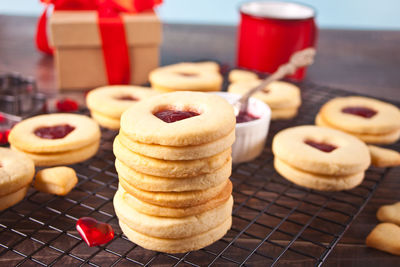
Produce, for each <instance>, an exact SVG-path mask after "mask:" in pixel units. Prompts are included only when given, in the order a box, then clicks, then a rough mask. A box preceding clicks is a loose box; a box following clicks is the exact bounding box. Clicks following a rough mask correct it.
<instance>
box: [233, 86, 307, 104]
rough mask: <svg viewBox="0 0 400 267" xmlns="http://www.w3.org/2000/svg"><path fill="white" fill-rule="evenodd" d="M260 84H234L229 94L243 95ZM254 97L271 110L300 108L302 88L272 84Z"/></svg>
mask: <svg viewBox="0 0 400 267" xmlns="http://www.w3.org/2000/svg"><path fill="white" fill-rule="evenodd" d="M260 83H261V80H255V81H243V82H237V83H233V84H231V85H229V87H228V92H230V93H236V94H240V95H243V94H245V93H246V92H248V91H249V90H250V89H252V88H254V87H256V86H258V85H260ZM253 97H255V98H258V99H260V100H261V101H263V102H265V103H267V104H268V106H269V107H270V108H271V109H276V108H279V109H288V108H298V107H299V106H300V105H301V97H300V88H298V87H297V86H295V85H294V84H291V83H288V82H282V81H275V82H272V83H270V84H269V85H268V86H267V87H266V88H265V89H264V90H263V91H260V92H258V93H255V94H254V95H253Z"/></svg>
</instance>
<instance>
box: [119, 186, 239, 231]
mask: <svg viewBox="0 0 400 267" xmlns="http://www.w3.org/2000/svg"><path fill="white" fill-rule="evenodd" d="M232 206H233V198H232V197H230V198H229V200H228V201H225V203H223V204H222V205H220V206H217V207H216V208H214V209H211V210H208V211H205V212H203V213H200V214H197V215H195V216H186V217H181V218H167V217H157V216H150V215H147V214H144V213H141V212H140V211H137V210H135V209H134V208H132V207H131V206H130V205H127V203H126V201H125V199H124V198H123V195H122V193H121V191H117V193H116V194H115V196H114V209H115V213H116V214H117V216H118V219H119V220H120V221H123V222H124V223H126V224H127V225H129V227H131V228H133V229H135V231H137V232H139V233H142V234H144V235H147V236H152V237H158V238H185V237H190V236H194V235H197V234H201V233H204V232H206V231H209V230H211V229H213V228H215V227H217V226H218V225H220V224H221V223H223V222H224V221H225V220H226V219H227V218H228V217H230V216H231V213H232Z"/></svg>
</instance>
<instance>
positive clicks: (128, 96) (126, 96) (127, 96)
mask: <svg viewBox="0 0 400 267" xmlns="http://www.w3.org/2000/svg"><path fill="white" fill-rule="evenodd" d="M115 99H117V100H122V101H138V100H139V99H138V98H136V97H133V96H131V95H122V96H118V97H116V98H115Z"/></svg>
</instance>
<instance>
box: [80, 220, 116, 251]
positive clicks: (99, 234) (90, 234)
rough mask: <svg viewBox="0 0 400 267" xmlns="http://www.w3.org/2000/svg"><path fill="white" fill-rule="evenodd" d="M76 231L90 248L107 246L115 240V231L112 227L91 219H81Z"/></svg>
mask: <svg viewBox="0 0 400 267" xmlns="http://www.w3.org/2000/svg"><path fill="white" fill-rule="evenodd" d="M76 230H78V232H79V234H80V235H81V237H82V238H83V240H85V242H86V244H88V246H89V247H93V246H99V245H103V244H106V243H108V242H110V241H111V240H112V239H113V238H114V230H113V229H112V227H111V225H109V224H108V223H103V222H99V221H97V220H96V219H94V218H91V217H82V218H80V219H79V220H78V221H77V222H76Z"/></svg>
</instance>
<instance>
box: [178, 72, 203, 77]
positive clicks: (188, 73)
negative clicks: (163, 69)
mask: <svg viewBox="0 0 400 267" xmlns="http://www.w3.org/2000/svg"><path fill="white" fill-rule="evenodd" d="M177 74H178V75H181V76H185V77H196V76H199V75H198V74H197V73H192V72H177Z"/></svg>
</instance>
